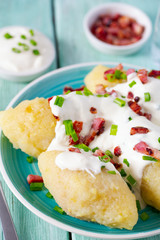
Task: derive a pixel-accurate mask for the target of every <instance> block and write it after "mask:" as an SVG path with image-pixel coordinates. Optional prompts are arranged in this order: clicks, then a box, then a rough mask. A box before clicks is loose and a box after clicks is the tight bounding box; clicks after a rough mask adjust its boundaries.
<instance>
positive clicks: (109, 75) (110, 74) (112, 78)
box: [106, 73, 115, 82]
mask: <svg viewBox="0 0 160 240" xmlns="http://www.w3.org/2000/svg"><path fill="white" fill-rule="evenodd" d="M106 78H107V80H108V81H109V82H114V81H115V75H114V74H112V73H108V74H107V75H106Z"/></svg>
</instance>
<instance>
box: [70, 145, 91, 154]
mask: <svg viewBox="0 0 160 240" xmlns="http://www.w3.org/2000/svg"><path fill="white" fill-rule="evenodd" d="M74 147H76V148H79V149H83V150H84V151H85V152H89V151H91V149H90V148H89V147H88V146H87V145H85V144H84V143H81V144H77V145H74Z"/></svg>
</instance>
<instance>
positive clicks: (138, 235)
mask: <svg viewBox="0 0 160 240" xmlns="http://www.w3.org/2000/svg"><path fill="white" fill-rule="evenodd" d="M98 64H101V65H107V64H108V65H115V66H116V65H118V64H119V63H117V62H109V61H108V62H104V61H103V62H86V63H78V64H73V65H69V66H65V67H62V68H59V69H56V70H52V71H51V72H49V73H46V74H44V75H42V76H41V77H39V78H37V79H36V80H34V81H32V82H31V83H29V84H28V85H27V86H25V87H24V88H23V89H22V90H20V91H19V92H18V93H17V94H16V96H15V97H14V98H13V99H12V100H11V101H10V102H9V104H8V106H7V107H6V109H8V108H10V107H11V106H13V104H14V103H15V102H16V101H17V99H18V98H19V97H20V96H21V95H22V94H23V93H24V92H25V91H26V90H28V89H29V88H31V87H32V86H34V85H35V84H36V83H39V82H41V81H43V79H45V78H47V77H50V76H52V75H56V74H57V73H60V72H64V71H68V70H72V69H75V68H81V67H82V68H83V67H87V66H96V65H98ZM122 65H124V66H125V67H129V68H137V69H140V68H142V67H140V66H137V65H134V64H128V63H123V64H122ZM6 109H5V110H6ZM0 133H1V134H2V130H1V131H0ZM0 165H1V168H0V171H1V174H2V176H3V178H4V180H5V182H6V184H7V185H8V187H9V189H10V190H11V191H12V193H13V194H14V195H15V197H16V198H17V199H18V200H19V201H20V202H21V203H22V204H23V205H24V206H25V207H26V208H28V209H29V210H30V211H31V212H33V213H34V214H35V215H37V216H38V217H40V218H42V219H43V220H44V221H46V222H48V223H50V224H53V225H55V226H56V227H59V228H61V229H63V230H65V231H68V232H72V233H76V234H80V235H83V236H87V237H94V238H100V239H102V238H103V239H109V238H110V239H117V240H118V239H136V238H144V237H150V236H154V235H157V234H160V228H159V229H156V230H150V231H147V232H143V233H132V234H130V233H129V234H125V235H124V234H122V235H119V234H106V233H95V232H91V231H87V230H81V229H78V228H76V227H72V226H70V225H68V224H64V223H62V222H60V221H58V220H56V219H54V218H52V217H50V216H47V215H46V214H44V213H42V212H41V211H40V210H38V209H37V208H36V207H34V206H32V204H31V203H29V201H27V200H26V199H25V198H24V197H23V196H22V195H21V194H20V193H19V192H18V190H17V189H16V188H15V187H14V185H13V183H12V181H11V180H10V178H9V177H8V175H7V172H6V170H5V168H4V165H3V161H2V155H1V153H0Z"/></svg>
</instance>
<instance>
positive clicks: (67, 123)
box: [63, 120, 78, 142]
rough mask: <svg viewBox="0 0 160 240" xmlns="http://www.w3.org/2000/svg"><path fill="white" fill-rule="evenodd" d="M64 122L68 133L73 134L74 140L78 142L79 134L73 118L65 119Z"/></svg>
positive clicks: (68, 134)
mask: <svg viewBox="0 0 160 240" xmlns="http://www.w3.org/2000/svg"><path fill="white" fill-rule="evenodd" d="M63 124H64V125H65V131H66V135H67V136H71V137H72V139H73V141H74V142H76V141H77V140H78V136H77V134H76V132H75V130H74V128H73V123H72V120H64V121H63Z"/></svg>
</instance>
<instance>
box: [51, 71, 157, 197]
mask: <svg viewBox="0 0 160 240" xmlns="http://www.w3.org/2000/svg"><path fill="white" fill-rule="evenodd" d="M133 80H134V81H135V82H136V84H135V85H134V86H133V87H132V88H130V87H129V86H128V85H129V83H130V82H132V81H133ZM114 89H115V90H116V91H117V92H118V95H119V96H118V97H119V98H120V97H121V95H123V96H127V94H128V92H129V91H131V92H133V94H134V97H135V96H139V97H140V101H139V102H138V104H140V106H141V107H142V109H143V111H145V112H148V113H151V114H152V119H151V121H149V120H148V119H146V118H145V117H143V116H139V115H137V114H136V113H134V112H133V111H132V109H131V108H130V107H129V106H128V104H127V99H126V98H122V99H123V100H125V101H126V105H125V106H124V107H120V106H119V105H118V104H116V103H114V98H115V97H114V96H109V97H107V98H105V97H96V96H88V97H87V96H84V95H83V96H82V95H78V94H76V93H75V92H72V93H69V94H67V95H63V98H64V99H65V101H64V103H63V106H62V107H59V106H56V105H54V102H55V99H56V97H53V99H52V100H51V101H50V107H51V110H52V113H53V114H54V115H56V116H59V118H60V121H58V122H57V126H56V129H55V132H56V136H55V138H54V139H53V141H52V142H51V144H50V146H49V148H48V150H49V151H50V150H54V149H55V150H63V151H64V152H63V153H62V154H60V155H59V156H57V158H56V165H57V166H58V167H60V168H61V169H65V168H68V169H70V170H77V169H78V170H86V171H87V172H92V173H93V174H97V173H99V171H101V164H102V165H104V164H103V163H102V162H101V161H100V160H99V158H98V157H91V151H90V152H87V153H86V152H85V153H84V152H82V151H81V152H82V153H75V152H74V153H73V152H69V151H68V147H70V146H69V141H68V140H69V138H68V136H66V133H65V127H64V125H63V120H68V119H70V120H72V121H73V122H74V121H75V120H77V121H82V122H83V129H82V131H81V133H80V135H81V136H85V135H87V134H88V133H89V131H90V128H91V124H92V121H93V119H94V118H97V117H101V118H104V119H105V121H106V123H105V130H104V132H103V133H102V134H101V135H99V136H97V137H95V139H94V140H93V141H92V142H91V143H90V145H89V147H90V148H91V149H93V148H95V147H99V148H100V149H101V150H102V151H106V150H110V151H111V152H112V153H113V152H114V148H115V147H116V146H119V147H120V148H121V151H122V154H121V156H120V157H119V158H118V162H119V163H121V164H122V165H123V168H124V169H125V171H126V173H127V175H129V174H131V175H132V177H133V178H134V179H135V180H136V184H135V186H134V188H133V189H134V191H135V192H137V191H138V192H140V191H139V190H140V189H139V188H140V185H141V179H142V174H143V169H144V167H145V166H146V165H148V164H151V163H152V162H151V161H145V160H143V159H142V156H143V154H141V153H139V152H137V151H134V150H133V148H134V146H135V145H136V144H137V143H139V142H140V141H144V142H146V143H147V144H148V145H149V146H151V147H154V148H157V149H159V148H160V143H159V142H158V138H159V137H160V120H159V119H160V108H158V107H155V106H157V104H160V94H159V89H160V80H158V79H155V78H149V82H148V83H146V84H142V83H141V81H140V80H139V78H138V77H137V74H136V73H134V74H130V75H129V78H128V81H127V82H126V83H123V84H119V85H117V86H115V87H114ZM146 92H149V93H150V96H151V101H150V102H145V101H144V93H146ZM91 107H94V108H96V109H97V113H96V114H92V113H91V112H90V108H91ZM129 117H132V120H131V121H129V120H128V118H129ZM112 124H115V125H118V131H117V134H116V136H113V135H110V129H111V125H112ZM138 126H139V127H146V128H148V129H149V132H148V133H147V134H135V135H130V130H131V128H132V127H138ZM91 158H94V160H93V159H91ZM125 158H126V159H127V160H128V162H129V163H130V166H129V167H127V165H125V164H124V163H123V159H125ZM95 159H96V160H95ZM98 161H99V167H98V168H96V164H97V162H98ZM110 164H111V163H110ZM94 165H95V166H94ZM111 165H112V164H111ZM108 167H109V165H108V163H107V166H106V168H108ZM95 168H96V170H95ZM112 168H113V169H114V170H115V168H114V166H113V165H112ZM97 169H99V170H98V171H97Z"/></svg>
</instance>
